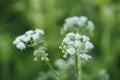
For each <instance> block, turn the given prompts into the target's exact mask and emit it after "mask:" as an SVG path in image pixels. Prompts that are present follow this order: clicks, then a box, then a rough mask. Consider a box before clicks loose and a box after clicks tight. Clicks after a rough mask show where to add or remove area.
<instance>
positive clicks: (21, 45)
mask: <svg viewBox="0 0 120 80" xmlns="http://www.w3.org/2000/svg"><path fill="white" fill-rule="evenodd" d="M16 47H17V48H18V49H20V50H23V49H25V48H26V46H25V44H24V43H23V42H19V43H18V44H17V45H16Z"/></svg>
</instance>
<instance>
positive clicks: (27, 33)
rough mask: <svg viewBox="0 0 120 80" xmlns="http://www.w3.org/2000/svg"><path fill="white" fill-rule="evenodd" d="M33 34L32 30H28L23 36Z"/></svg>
mask: <svg viewBox="0 0 120 80" xmlns="http://www.w3.org/2000/svg"><path fill="white" fill-rule="evenodd" d="M33 33H34V31H33V30H29V31H27V32H26V33H25V34H26V35H31V34H33Z"/></svg>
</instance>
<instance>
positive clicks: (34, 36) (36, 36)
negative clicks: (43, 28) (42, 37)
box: [32, 33, 39, 41]
mask: <svg viewBox="0 0 120 80" xmlns="http://www.w3.org/2000/svg"><path fill="white" fill-rule="evenodd" d="M38 38H39V34H37V33H36V34H32V39H33V41H35V40H37V39H38Z"/></svg>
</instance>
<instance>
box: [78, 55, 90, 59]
mask: <svg viewBox="0 0 120 80" xmlns="http://www.w3.org/2000/svg"><path fill="white" fill-rule="evenodd" d="M79 58H81V59H84V60H88V59H91V58H92V57H91V56H90V55H88V54H80V55H79Z"/></svg>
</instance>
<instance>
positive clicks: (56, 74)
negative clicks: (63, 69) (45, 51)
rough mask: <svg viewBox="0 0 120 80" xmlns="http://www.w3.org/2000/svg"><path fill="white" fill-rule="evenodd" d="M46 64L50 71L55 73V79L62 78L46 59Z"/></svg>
mask: <svg viewBox="0 0 120 80" xmlns="http://www.w3.org/2000/svg"><path fill="white" fill-rule="evenodd" d="M47 65H48V66H49V67H50V69H51V70H52V72H53V73H54V74H55V76H56V78H57V80H62V79H61V77H60V76H59V75H58V73H57V72H56V71H55V69H54V68H53V67H52V65H51V64H50V63H49V62H48V61H47Z"/></svg>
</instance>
